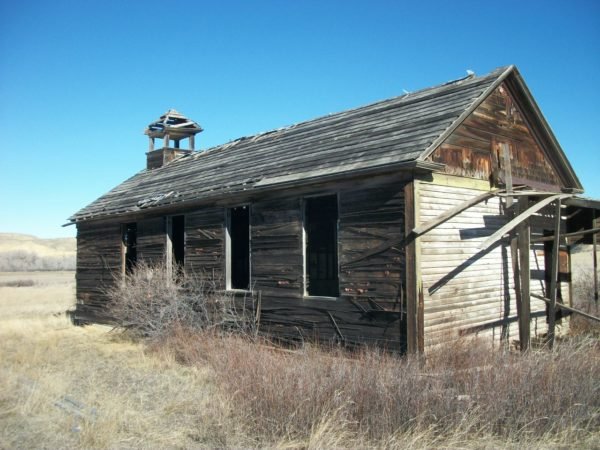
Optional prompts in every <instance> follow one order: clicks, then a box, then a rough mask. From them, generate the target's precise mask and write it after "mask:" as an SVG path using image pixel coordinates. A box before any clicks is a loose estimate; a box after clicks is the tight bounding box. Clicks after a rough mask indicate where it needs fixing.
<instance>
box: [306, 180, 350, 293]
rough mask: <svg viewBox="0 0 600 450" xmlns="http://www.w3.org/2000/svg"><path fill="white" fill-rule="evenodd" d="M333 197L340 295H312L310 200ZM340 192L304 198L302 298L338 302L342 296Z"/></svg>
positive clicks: (311, 195) (323, 193)
mask: <svg viewBox="0 0 600 450" xmlns="http://www.w3.org/2000/svg"><path fill="white" fill-rule="evenodd" d="M331 196H335V197H336V207H337V217H336V221H335V251H336V255H335V260H336V266H337V267H336V269H337V270H336V271H337V283H338V286H337V291H338V295H337V296H335V297H333V296H326V295H310V294H309V293H308V282H309V280H308V248H307V244H308V233H307V214H306V209H307V203H308V201H309V200H310V199H313V198H319V197H331ZM340 198H341V195H340V192H339V191H329V192H321V193H318V194H310V195H305V196H303V197H302V205H301V207H302V280H303V283H302V296H303V298H305V299H310V300H330V301H334V300H338V299H339V298H340V294H341V289H340V240H339V234H340Z"/></svg>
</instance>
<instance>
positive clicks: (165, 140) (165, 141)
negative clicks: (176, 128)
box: [163, 133, 169, 148]
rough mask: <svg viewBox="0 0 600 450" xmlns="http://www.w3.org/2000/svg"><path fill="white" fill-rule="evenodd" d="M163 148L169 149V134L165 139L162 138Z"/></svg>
mask: <svg viewBox="0 0 600 450" xmlns="http://www.w3.org/2000/svg"><path fill="white" fill-rule="evenodd" d="M163 141H164V142H163V146H164V148H169V133H166V134H165V137H164V138H163Z"/></svg>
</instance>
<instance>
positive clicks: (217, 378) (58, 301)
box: [0, 272, 600, 449]
mask: <svg viewBox="0 0 600 450" xmlns="http://www.w3.org/2000/svg"><path fill="white" fill-rule="evenodd" d="M27 280H30V281H31V282H28V281H27ZM19 281H21V282H20V283H17V282H19ZM73 303H74V276H73V273H72V272H61V273H10V274H0V308H1V311H2V314H1V316H0V448H6V449H12V448H28V449H29V448H48V449H50V448H51V449H56V448H111V449H112V448H264V447H271V448H340V447H343V448H409V449H410V448H412V449H424V448H515V449H516V448H538V449H546V448H573V447H576V448H600V436H599V434H598V427H599V426H600V391H599V389H600V382H599V380H600V379H599V378H598V374H599V373H600V348H599V345H598V342H597V340H594V339H589V338H584V339H579V340H577V341H576V342H565V343H561V345H557V348H556V350H555V351H554V352H552V353H550V352H548V351H547V350H541V351H536V352H532V353H531V354H530V355H528V356H526V357H521V356H520V355H516V354H506V353H501V352H493V351H490V349H489V348H487V347H485V346H481V345H478V344H477V343H475V342H473V343H469V344H468V345H464V346H458V347H454V348H451V349H446V350H445V351H444V352H439V353H436V354H433V355H431V356H430V358H429V359H428V361H427V362H423V361H419V360H416V359H398V358H396V357H393V356H390V355H385V354H382V353H380V352H376V351H365V352H359V353H355V354H351V353H346V352H343V351H341V350H339V349H337V350H336V349H333V354H332V353H331V352H326V351H323V350H320V349H317V348H314V347H311V346H308V345H306V346H304V347H302V348H298V349H285V348H277V347H275V346H274V345H273V344H271V343H269V342H266V341H263V340H260V339H258V340H256V339H255V340H252V339H249V338H243V337H236V336H231V335H230V336H218V335H215V334H211V333H204V334H203V333H191V334H190V333H188V332H186V331H185V330H181V329H175V331H174V332H173V333H172V334H171V335H170V336H169V337H168V338H167V339H166V340H163V341H162V342H152V343H148V342H133V341H130V340H128V339H126V338H125V337H124V336H123V335H121V334H117V333H115V332H114V331H111V330H110V329H109V328H107V327H100V326H87V327H74V326H72V325H71V324H70V322H69V320H68V318H67V317H66V315H65V313H64V312H65V311H66V310H67V309H69V308H71V307H72V306H73Z"/></svg>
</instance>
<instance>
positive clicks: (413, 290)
mask: <svg viewBox="0 0 600 450" xmlns="http://www.w3.org/2000/svg"><path fill="white" fill-rule="evenodd" d="M414 189H415V182H414V181H411V182H409V183H407V184H406V186H405V187H404V230H405V235H406V236H408V235H409V233H410V232H411V231H412V229H413V228H414V227H415V225H416V224H415V190H414ZM404 267H405V269H404V270H405V272H406V283H405V286H406V349H407V351H408V353H409V354H416V353H417V352H418V349H419V347H418V340H417V334H418V332H417V330H418V321H417V310H418V307H417V302H418V292H417V273H416V272H417V268H416V243H415V240H414V239H411V240H410V241H408V242H406V245H405V263H404Z"/></svg>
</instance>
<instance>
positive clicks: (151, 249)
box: [137, 216, 167, 264]
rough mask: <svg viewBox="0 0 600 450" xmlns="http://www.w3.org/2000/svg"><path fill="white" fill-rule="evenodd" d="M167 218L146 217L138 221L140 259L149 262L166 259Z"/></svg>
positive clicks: (138, 253) (138, 254) (138, 252)
mask: <svg viewBox="0 0 600 450" xmlns="http://www.w3.org/2000/svg"><path fill="white" fill-rule="evenodd" d="M166 224H167V218H166V217H164V216H160V217H150V218H144V219H141V220H139V221H138V222H137V257H138V261H144V262H147V263H149V264H152V263H157V262H160V261H164V256H165V250H166V247H167V227H166Z"/></svg>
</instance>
